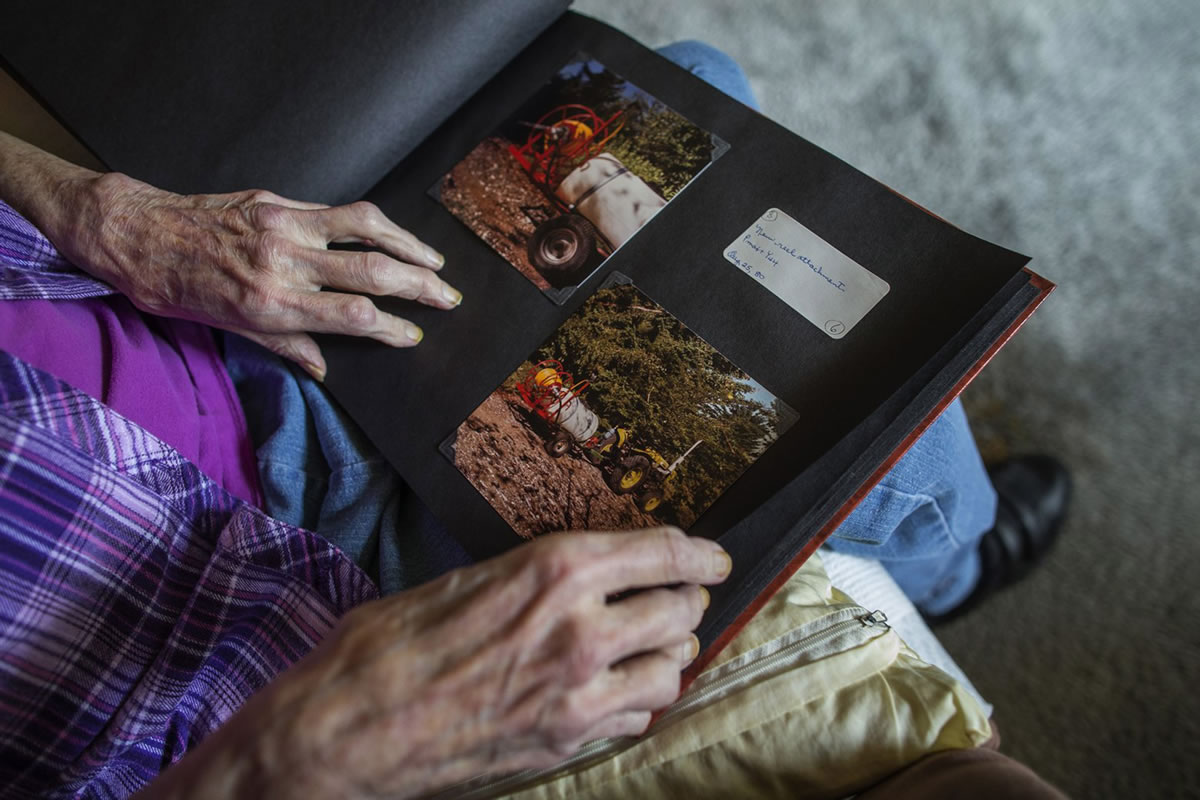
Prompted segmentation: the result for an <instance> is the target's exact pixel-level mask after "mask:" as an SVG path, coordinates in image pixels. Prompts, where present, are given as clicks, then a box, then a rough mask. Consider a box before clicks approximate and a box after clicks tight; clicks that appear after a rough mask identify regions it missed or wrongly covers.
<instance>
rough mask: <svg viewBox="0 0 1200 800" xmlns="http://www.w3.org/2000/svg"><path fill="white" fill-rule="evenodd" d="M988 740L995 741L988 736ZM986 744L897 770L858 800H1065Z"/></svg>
mask: <svg viewBox="0 0 1200 800" xmlns="http://www.w3.org/2000/svg"><path fill="white" fill-rule="evenodd" d="M993 740H995V741H998V739H997V738H996V737H995V736H994V737H993ZM991 745H992V742H988V744H987V745H984V746H982V747H975V748H971V749H965V750H943V751H942V752H940V753H934V754H933V755H931V756H926V757H925V758H922V759H921V760H920V761H917V762H916V763H915V764H913V765H912V766H909V767H906V768H905V769H902V770H901V771H900V772H897V773H896V774H895V775H893V776H892V777H890V778H888V779H887V780H885V781H884V782H883V783H880V784H878V785H876V786H874V787H873V788H871V789H869V790H868V791H865V792H863V793H862V794H860V795H858V797H859V800H883V799H884V798H886V799H887V800H908V799H909V798H912V800H940V798H946V799H947V800H951V799H952V798H953V799H954V800H957V798H962V797H969V798H971V800H1018V799H1019V800H1065V799H1066V795H1065V794H1063V793H1062V792H1060V791H1059V790H1058V789H1056V788H1054V787H1053V786H1051V785H1050V784H1049V783H1046V782H1045V781H1044V780H1042V779H1041V778H1039V777H1038V776H1037V774H1036V773H1035V772H1034V771H1033V770H1031V769H1029V767H1026V766H1025V765H1024V764H1021V763H1020V762H1017V761H1014V760H1013V759H1011V758H1009V757H1008V756H1006V755H1004V754H1003V753H1001V752H999V751H997V750H993V749H991Z"/></svg>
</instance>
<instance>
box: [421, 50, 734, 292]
mask: <svg viewBox="0 0 1200 800" xmlns="http://www.w3.org/2000/svg"><path fill="white" fill-rule="evenodd" d="M725 147H726V145H725V143H724V142H721V141H720V140H719V139H716V138H715V137H713V136H712V134H710V133H708V132H707V131H705V130H703V129H702V128H700V127H698V126H697V125H695V124H694V123H692V122H690V121H689V120H688V119H687V118H686V117H684V116H682V115H681V114H679V113H678V112H676V111H674V110H672V109H670V108H668V107H667V106H666V105H664V104H663V103H662V102H661V101H659V100H658V99H656V98H655V97H653V96H652V95H650V94H648V93H647V92H645V91H643V90H642V89H639V88H638V87H637V86H635V85H633V84H631V83H629V82H628V81H626V80H625V79H623V78H621V77H620V76H619V75H616V74H614V73H613V72H611V71H609V70H608V69H607V68H605V67H604V65H602V64H600V63H599V62H596V61H594V60H592V59H588V58H583V57H581V58H579V59H577V60H575V61H572V62H570V63H568V64H566V65H565V66H563V67H562V68H561V69H560V70H558V72H557V73H555V75H554V76H553V78H552V79H551V80H550V82H549V83H547V84H546V85H544V86H543V87H542V88H541V89H539V90H538V91H537V92H536V93H535V94H534V95H533V96H532V97H530V98H529V99H528V100H526V101H525V102H524V103H523V104H521V105H520V106H519V107H518V108H516V109H515V111H514V112H513V113H512V115H511V116H509V117H508V119H506V120H505V121H504V122H503V123H501V124H500V125H499V126H498V128H497V129H496V130H495V131H493V133H492V134H491V135H490V136H488V137H487V138H486V139H484V140H483V141H482V142H480V143H479V144H478V145H476V146H475V148H474V149H473V150H471V151H470V152H469V153H468V154H467V155H466V156H465V157H464V158H463V159H462V160H461V161H460V162H459V163H457V164H456V165H455V166H454V167H453V168H452V169H451V170H450V172H448V173H447V174H445V175H444V176H443V177H442V179H441V180H440V181H439V182H438V183H437V184H436V185H435V186H434V187H432V188H431V189H430V193H431V194H432V195H433V196H434V197H435V198H436V199H437V200H438V201H439V202H440V203H441V204H442V205H443V206H444V207H445V208H446V209H447V210H449V211H450V212H451V213H452V214H454V216H456V217H458V218H459V219H460V220H461V221H462V222H463V223H465V224H466V225H467V226H468V227H469V228H470V229H471V230H472V231H473V232H474V233H475V234H476V235H477V236H479V237H480V238H481V239H482V240H483V241H484V242H485V243H487V244H488V245H489V246H490V247H491V248H492V249H493V250H495V251H496V252H497V253H499V254H500V255H501V256H502V257H503V258H504V259H505V260H506V261H508V262H509V264H511V265H512V266H513V267H514V268H515V269H516V270H517V271H519V272H520V273H521V274H522V275H524V276H525V277H526V278H528V279H529V280H530V281H532V282H533V283H534V284H535V285H537V286H538V287H539V288H540V289H542V291H543V292H546V293H547V294H548V295H549V296H550V297H551V298H552V299H554V300H555V301H556V302H562V300H563V299H565V297H566V296H569V295H570V293H571V292H572V291H573V290H574V287H576V286H578V285H579V284H581V283H582V282H583V281H584V280H585V279H586V278H587V277H588V276H589V275H591V274H592V273H594V272H595V271H596V269H597V268H598V267H599V266H600V264H601V263H603V262H604V260H605V259H607V258H608V257H609V256H610V255H612V254H613V252H615V251H616V250H617V248H619V247H621V245H622V244H624V243H625V242H626V241H627V240H628V239H629V238H630V237H632V236H633V235H634V234H635V233H636V232H637V231H638V229H640V228H641V227H642V226H643V225H645V224H646V223H647V222H648V221H649V220H650V219H651V218H652V217H654V215H655V214H657V213H658V212H659V211H660V210H661V209H662V208H663V207H664V206H666V204H667V203H668V202H670V200H671V198H672V197H674V196H675V195H676V194H678V193H679V192H680V191H681V190H682V189H683V188H684V187H685V186H686V185H687V184H688V183H689V182H690V181H691V180H692V179H693V178H695V177H696V176H697V175H699V174H700V172H701V171H702V170H703V169H704V168H705V167H707V166H708V165H709V164H710V163H712V161H713V160H714V159H715V158H716V157H717V156H718V155H719V154H720V153H722V152H724V148H725Z"/></svg>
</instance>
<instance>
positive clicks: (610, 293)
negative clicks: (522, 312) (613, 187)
mask: <svg viewBox="0 0 1200 800" xmlns="http://www.w3.org/2000/svg"><path fill="white" fill-rule="evenodd" d="M543 358H555V359H558V360H559V361H561V362H562V363H563V365H564V367H566V368H567V369H568V370H570V371H571V372H572V373H573V375H574V377H575V379H576V380H579V379H584V378H586V379H587V380H589V381H591V387H590V388H589V389H588V392H587V395H586V402H587V403H588V405H589V406H590V407H591V408H592V409H593V410H594V411H595V412H596V413H597V414H598V415H600V417H601V420H602V422H603V423H604V424H605V425H606V426H611V425H621V426H624V427H628V428H630V429H631V430H632V431H633V434H634V440H635V445H634V446H635V447H639V448H651V449H654V450H656V451H658V452H659V453H660V454H661V455H662V456H663V457H664V458H665V459H667V461H668V462H670V461H674V460H675V459H676V458H677V457H678V456H680V455H683V453H684V452H686V451H687V449H688V448H689V447H691V446H692V445H693V444H694V443H695V442H697V441H701V442H702V444H701V445H700V446H699V447H698V448H697V449H696V450H695V451H694V452H693V453H692V454H691V455H690V456H689V457H688V458H687V460H686V461H684V463H683V464H682V465H681V466H680V467H679V469H678V470H677V473H676V477H675V480H674V481H673V487H672V489H671V497H670V507H671V508H672V509H673V510H674V513H675V515H676V516H677V520H678V522H679V524H680V525H682V526H684V527H687V526H689V525H691V523H692V522H694V521H695V519H696V517H697V516H699V514H700V513H702V512H703V511H704V509H706V508H707V507H708V506H709V505H711V503H712V502H713V501H714V500H715V499H716V498H717V497H718V496H719V495H720V494H721V493H722V492H723V491H724V490H725V489H726V488H727V487H728V486H729V485H730V484H731V483H733V481H735V480H737V478H738V476H740V475H741V474H742V472H744V471H745V469H746V468H747V467H748V466H750V464H752V463H753V462H754V461H755V459H757V458H758V457H759V456H760V455H761V454H762V452H763V451H764V450H765V449H766V448H767V447H768V446H769V445H770V444H771V442H773V441H774V440H775V439H776V438H777V436H778V433H779V430H780V429H779V413H778V411H777V410H776V408H775V404H770V405H767V404H764V403H762V402H760V401H759V400H757V399H755V398H754V397H752V396H751V394H752V392H753V386H752V385H751V384H750V383H748V382H747V376H746V375H745V373H743V372H742V371H741V370H739V369H738V368H737V367H735V366H734V365H733V364H732V363H731V362H730V361H729V360H728V359H726V358H725V357H724V356H722V355H721V354H720V353H718V352H717V351H716V350H715V349H714V348H713V347H711V346H710V345H708V344H707V343H706V342H704V341H703V340H702V339H700V337H698V336H696V334H694V333H692V332H691V331H690V330H688V329H687V328H686V327H685V326H684V325H683V324H682V323H681V322H680V321H679V320H677V319H676V318H675V317H673V316H671V315H670V314H669V313H667V312H666V311H664V310H663V309H662V308H661V307H660V306H659V305H658V304H656V303H654V302H653V301H652V300H650V299H649V298H647V297H646V296H645V295H643V294H642V293H641V292H639V291H638V290H637V289H636V288H634V287H633V286H615V287H611V288H608V289H602V290H600V291H598V292H597V293H596V294H595V295H594V296H593V297H592V298H591V299H590V300H588V302H587V303H585V304H584V306H583V307H582V308H581V309H580V310H579V311H578V312H577V313H576V314H575V315H574V316H573V317H571V318H570V319H569V320H567V322H566V323H564V324H563V326H562V327H561V328H559V330H558V331H557V332H556V334H555V335H554V336H553V337H552V338H551V340H550V341H549V342H547V343H546V344H545V345H544V346H543V347H542V348H541V349H540V350H539V351H538V353H537V354H536V356H535V360H539V359H543Z"/></svg>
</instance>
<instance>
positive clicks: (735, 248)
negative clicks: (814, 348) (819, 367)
mask: <svg viewBox="0 0 1200 800" xmlns="http://www.w3.org/2000/svg"><path fill="white" fill-rule="evenodd" d="M725 259H726V260H727V261H729V263H731V264H733V265H734V266H735V267H737V268H739V269H741V270H742V271H743V272H745V273H746V274H747V275H749V276H750V277H751V278H753V279H754V280H756V281H758V282H759V283H761V284H762V285H763V286H765V287H766V288H767V289H768V290H770V292H771V293H772V294H774V295H775V296H776V297H778V298H779V299H780V300H782V301H783V302H785V303H787V304H788V305H789V306H791V307H792V308H794V309H795V310H796V311H797V312H798V313H799V314H800V316H802V317H804V318H805V319H806V320H808V321H809V322H811V323H812V324H813V325H816V326H817V327H818V328H820V329H821V330H823V331H825V333H826V334H828V335H829V336H830V337H831V338H833V339H841V338H842V337H843V336H845V335H846V334H847V333H849V332H850V331H851V329H853V328H854V326H855V325H857V324H858V323H859V322H860V321H861V320H862V318H863V317H865V316H866V315H867V312H869V311H870V310H871V309H872V308H874V307H875V304H876V303H878V302H879V301H880V300H882V299H883V298H884V295H886V294H887V293H888V289H890V288H891V287H889V286H888V284H887V281H885V280H883V279H882V278H880V277H878V276H876V275H874V274H872V273H871V272H870V271H869V270H867V269H866V268H865V267H863V266H862V265H861V264H858V263H857V262H855V261H853V260H851V259H850V258H848V257H847V256H845V255H844V254H842V253H841V252H840V251H839V250H837V249H836V248H835V247H833V245H831V244H829V243H828V242H826V241H825V240H824V239H822V238H821V237H820V236H817V235H816V234H815V233H813V232H812V231H810V230H809V229H808V228H806V227H804V226H803V225H801V224H800V223H799V222H797V221H796V220H794V219H792V218H791V217H789V216H788V215H787V214H785V213H783V212H782V211H780V210H779V209H778V208H772V209H769V210H768V211H767V213H765V214H763V215H762V216H761V217H759V218H758V220H757V221H756V222H755V223H754V224H753V225H751V226H750V227H749V228H747V229H746V232H745V233H743V234H742V235H741V236H739V237H738V238H737V239H734V240H733V242H732V243H731V244H730V245H729V246H728V247H726V248H725Z"/></svg>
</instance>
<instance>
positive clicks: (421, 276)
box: [301, 249, 462, 309]
mask: <svg viewBox="0 0 1200 800" xmlns="http://www.w3.org/2000/svg"><path fill="white" fill-rule="evenodd" d="M301 258H302V259H303V260H305V261H306V262H307V264H308V265H310V270H311V273H312V274H311V275H310V277H311V278H312V280H313V282H314V283H316V284H318V285H321V286H328V287H330V288H333V289H345V290H347V291H352V292H363V293H366V294H372V295H377V296H391V297H402V298H404V299H405V300H417V301H418V302H421V303H424V304H425V305H428V306H434V307H435V308H444V309H450V308H456V307H457V306H458V305H459V304H460V303H462V293H461V292H460V291H458V290H457V289H455V288H454V287H453V286H451V285H450V284H448V283H446V282H445V281H444V280H442V279H441V278H439V277H438V276H437V274H436V273H434V272H431V271H430V270H428V269H424V268H422V267H419V266H415V265H413V264H405V263H402V262H399V261H396V260H395V259H394V258H392V257H390V256H387V255H384V254H383V253H374V252H372V253H349V252H339V251H336V250H311V249H310V250H306V251H304V252H303V254H302V256H301Z"/></svg>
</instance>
